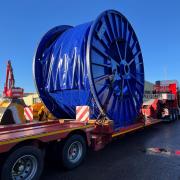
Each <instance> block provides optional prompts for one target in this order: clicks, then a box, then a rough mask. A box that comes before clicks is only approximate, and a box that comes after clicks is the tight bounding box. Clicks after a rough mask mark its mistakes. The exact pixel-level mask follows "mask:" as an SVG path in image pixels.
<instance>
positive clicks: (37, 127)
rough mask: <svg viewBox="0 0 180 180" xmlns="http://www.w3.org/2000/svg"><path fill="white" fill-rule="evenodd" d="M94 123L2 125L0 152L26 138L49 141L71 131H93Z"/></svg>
mask: <svg viewBox="0 0 180 180" xmlns="http://www.w3.org/2000/svg"><path fill="white" fill-rule="evenodd" d="M93 128H94V125H92V124H89V125H85V124H84V123H80V122H72V121H68V122H65V123H61V122H60V121H47V122H35V123H28V124H22V125H8V126H0V153H2V152H6V151H8V150H10V149H11V148H12V147H13V146H15V145H16V144H17V143H20V142H22V141H26V140H33V139H36V140H40V141H42V142H49V141H53V140H58V139H59V140H60V139H61V138H65V137H66V136H67V135H68V134H69V133H70V132H72V131H75V130H83V131H85V132H88V131H92V129H93Z"/></svg>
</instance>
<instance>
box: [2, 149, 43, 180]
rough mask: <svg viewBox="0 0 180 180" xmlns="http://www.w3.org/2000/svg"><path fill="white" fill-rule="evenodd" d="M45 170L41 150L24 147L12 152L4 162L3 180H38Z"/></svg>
mask: <svg viewBox="0 0 180 180" xmlns="http://www.w3.org/2000/svg"><path fill="white" fill-rule="evenodd" d="M42 170H43V155H42V152H41V150H40V149H38V148H36V147H33V146H24V147H21V148H18V149H17V150H15V151H14V152H12V153H11V154H10V155H9V156H8V157H7V159H6V161H5V162H4V165H3V166H2V171H1V179H2V180H13V179H26V180H38V179H39V178H40V175H41V172H42Z"/></svg>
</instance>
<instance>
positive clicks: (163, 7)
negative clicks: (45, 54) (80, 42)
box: [0, 0, 180, 92]
mask: <svg viewBox="0 0 180 180" xmlns="http://www.w3.org/2000/svg"><path fill="white" fill-rule="evenodd" d="M107 9H115V10H118V11H120V12H121V13H123V14H124V15H125V16H126V18H127V19H128V20H129V21H130V23H131V24H132V26H133V28H134V30H135V32H136V35H137V37H138V40H139V43H140V46H141V50H142V54H143V59H144V68H145V79H146V80H148V81H151V82H154V81H156V80H164V79H170V80H171V79H176V80H178V81H179V82H180V0H149V1H148V0H13V1H12V0H0V92H2V89H3V86H4V82H5V70H6V62H7V60H8V59H10V60H11V61H12V65H13V69H14V75H15V80H16V86H19V87H23V88H24V89H25V92H35V86H34V81H33V76H32V62H33V56H34V53H35V50H36V47H37V45H38V42H39V41H40V39H41V38H42V36H43V35H44V34H45V33H46V32H47V31H48V30H49V29H51V28H53V27H54V26H57V25H64V24H66V25H72V26H75V25H78V24H82V23H85V22H88V21H92V20H94V19H95V18H96V17H97V16H98V15H99V14H100V13H101V12H102V11H104V10H107Z"/></svg>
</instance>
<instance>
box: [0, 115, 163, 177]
mask: <svg viewBox="0 0 180 180" xmlns="http://www.w3.org/2000/svg"><path fill="white" fill-rule="evenodd" d="M161 121H162V120H159V119H148V120H147V119H146V120H145V119H144V118H142V119H141V122H139V123H136V124H134V125H131V126H129V127H126V128H121V129H119V130H118V131H114V130H113V125H112V122H111V121H109V120H99V121H96V120H89V122H87V123H84V122H78V121H76V120H59V121H57V120H48V121H46V122H32V123H27V124H15V125H1V126H0V157H1V179H3V180H4V179H5V180H6V179H39V177H40V175H41V173H42V170H43V164H44V156H45V155H46V151H48V149H51V148H52V147H53V148H52V149H53V150H51V153H53V155H54V156H55V157H56V159H57V161H58V162H59V163H61V164H62V165H63V166H64V168H66V169H72V168H75V167H77V166H78V165H80V164H81V162H82V161H83V160H84V158H85V155H86V152H87V148H89V147H90V148H92V149H94V150H95V151H97V150H100V149H102V148H103V147H104V146H105V145H106V144H108V143H110V142H111V141H112V139H113V138H115V137H119V136H121V135H124V134H127V133H130V132H133V131H137V130H138V129H142V128H145V127H147V126H151V125H153V124H156V123H159V122H161Z"/></svg>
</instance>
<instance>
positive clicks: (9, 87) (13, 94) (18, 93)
mask: <svg viewBox="0 0 180 180" xmlns="http://www.w3.org/2000/svg"><path fill="white" fill-rule="evenodd" d="M23 93H24V89H22V88H19V87H15V79H14V74H13V68H12V65H11V61H8V63H7V67H6V82H5V85H4V91H3V97H6V98H20V97H22V96H23Z"/></svg>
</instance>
